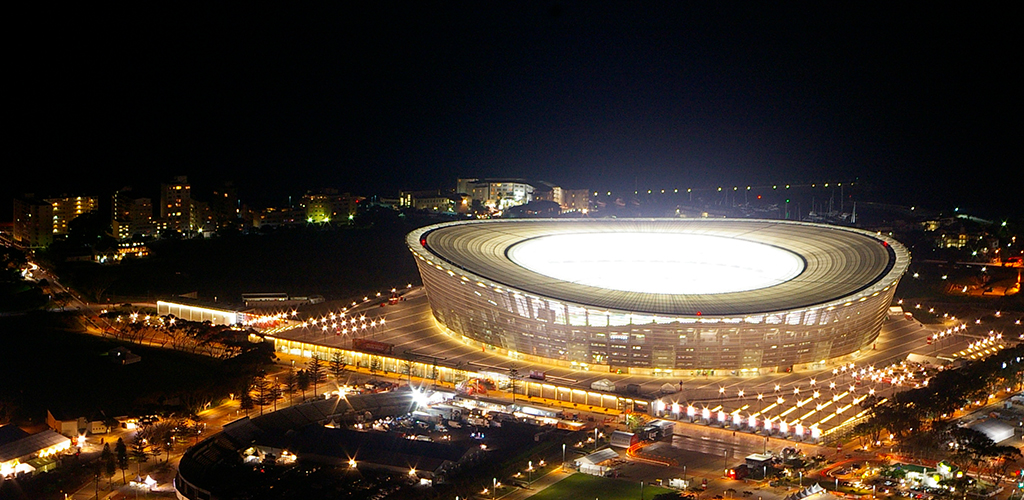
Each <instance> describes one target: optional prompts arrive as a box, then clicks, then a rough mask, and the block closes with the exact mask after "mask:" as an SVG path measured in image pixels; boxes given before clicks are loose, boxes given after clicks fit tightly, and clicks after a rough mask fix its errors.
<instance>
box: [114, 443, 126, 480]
mask: <svg viewBox="0 0 1024 500" xmlns="http://www.w3.org/2000/svg"><path fill="white" fill-rule="evenodd" d="M114 453H116V454H117V466H118V467H119V468H120V469H121V484H127V483H128V481H127V480H126V479H125V477H124V471H126V470H128V446H126V445H125V444H124V439H122V438H117V444H116V445H114Z"/></svg>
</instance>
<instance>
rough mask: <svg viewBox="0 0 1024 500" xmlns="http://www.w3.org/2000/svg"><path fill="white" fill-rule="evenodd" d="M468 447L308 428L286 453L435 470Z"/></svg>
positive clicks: (458, 458)
mask: <svg viewBox="0 0 1024 500" xmlns="http://www.w3.org/2000/svg"><path fill="white" fill-rule="evenodd" d="M469 449H470V448H469V447H468V446H460V445H457V444H450V443H435V442H430V441H418V440H413V439H405V438H402V437H399V436H398V435H397V434H393V433H384V432H376V431H371V432H361V431H354V430H350V429H335V428H330V427H324V426H320V425H310V426H307V427H305V428H304V429H302V430H301V431H299V432H298V433H297V434H296V435H295V437H294V439H293V440H292V443H291V446H290V447H289V450H290V451H291V452H292V453H295V454H296V455H299V456H301V457H307V458H309V457H310V455H313V456H317V457H327V458H333V459H336V460H340V461H347V460H349V459H355V460H356V461H357V462H367V463H372V464H376V465H382V466H387V467H394V468H400V469H416V470H421V471H436V470H437V469H439V468H441V467H442V466H443V465H444V464H445V462H458V461H459V460H460V459H462V457H463V456H464V455H465V454H466V453H467V452H468V451H469Z"/></svg>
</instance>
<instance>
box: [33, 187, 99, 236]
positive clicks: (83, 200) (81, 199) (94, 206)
mask: <svg viewBox="0 0 1024 500" xmlns="http://www.w3.org/2000/svg"><path fill="white" fill-rule="evenodd" d="M46 202H47V203H49V204H50V205H52V206H53V234H68V224H69V223H71V221H73V220H75V219H76V218H77V217H78V216H79V215H82V214H86V213H89V212H92V211H94V210H98V209H99V207H100V204H99V199H97V198H96V197H95V196H62V197H59V198H47V199H46Z"/></svg>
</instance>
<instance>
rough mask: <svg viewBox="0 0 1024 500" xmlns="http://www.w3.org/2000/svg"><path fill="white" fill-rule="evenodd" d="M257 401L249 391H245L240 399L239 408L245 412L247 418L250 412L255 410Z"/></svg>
mask: <svg viewBox="0 0 1024 500" xmlns="http://www.w3.org/2000/svg"><path fill="white" fill-rule="evenodd" d="M255 406H256V405H255V401H253V399H252V395H251V394H249V391H245V392H243V393H242V395H241V396H240V397H239V398H238V407H239V408H241V409H243V410H245V416H249V410H251V409H253V408H255Z"/></svg>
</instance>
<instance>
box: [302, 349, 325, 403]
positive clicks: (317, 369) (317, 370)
mask: <svg viewBox="0 0 1024 500" xmlns="http://www.w3.org/2000/svg"><path fill="white" fill-rule="evenodd" d="M306 367H307V368H306V369H307V371H308V372H309V382H310V383H311V384H313V397H314V398H315V397H316V386H317V385H318V384H322V383H324V382H326V381H327V372H325V371H324V362H323V360H321V359H320V355H319V354H316V353H313V357H312V358H310V360H309V362H308V363H306Z"/></svg>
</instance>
